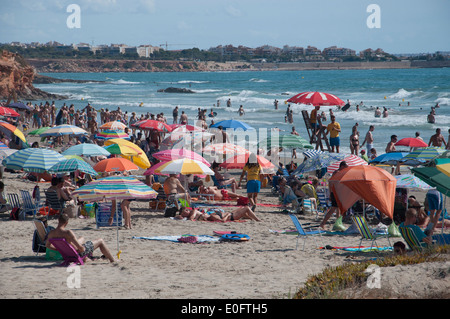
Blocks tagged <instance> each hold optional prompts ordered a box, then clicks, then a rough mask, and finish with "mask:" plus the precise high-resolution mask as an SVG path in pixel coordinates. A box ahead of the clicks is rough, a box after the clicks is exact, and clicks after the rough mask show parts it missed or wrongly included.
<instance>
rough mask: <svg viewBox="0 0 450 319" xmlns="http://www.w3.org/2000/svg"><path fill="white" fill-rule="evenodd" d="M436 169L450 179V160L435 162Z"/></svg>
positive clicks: (440, 159)
mask: <svg viewBox="0 0 450 319" xmlns="http://www.w3.org/2000/svg"><path fill="white" fill-rule="evenodd" d="M434 161H435V163H436V168H437V169H438V170H439V171H441V172H442V173H444V174H445V175H447V176H449V177H450V158H438V159H435V160H434Z"/></svg>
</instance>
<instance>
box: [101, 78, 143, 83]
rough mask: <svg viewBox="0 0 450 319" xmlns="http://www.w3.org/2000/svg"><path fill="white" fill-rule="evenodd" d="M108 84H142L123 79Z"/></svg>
mask: <svg viewBox="0 0 450 319" xmlns="http://www.w3.org/2000/svg"><path fill="white" fill-rule="evenodd" d="M108 83H111V84H140V83H141V82H133V81H126V80H123V79H120V80H116V81H109V82H108Z"/></svg>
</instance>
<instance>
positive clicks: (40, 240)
mask: <svg viewBox="0 0 450 319" xmlns="http://www.w3.org/2000/svg"><path fill="white" fill-rule="evenodd" d="M33 222H34V227H35V228H36V232H35V235H34V236H33V244H32V248H33V251H34V252H35V253H36V256H37V255H38V254H39V253H45V251H46V247H45V242H46V239H47V229H45V226H44V223H43V222H42V221H40V220H38V219H35V220H34V221H33Z"/></svg>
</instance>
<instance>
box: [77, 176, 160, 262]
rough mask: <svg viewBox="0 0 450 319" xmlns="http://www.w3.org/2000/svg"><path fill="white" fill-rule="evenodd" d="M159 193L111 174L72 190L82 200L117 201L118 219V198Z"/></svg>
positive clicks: (140, 196)
mask: <svg viewBox="0 0 450 319" xmlns="http://www.w3.org/2000/svg"><path fill="white" fill-rule="evenodd" d="M157 195H158V193H157V192H156V191H154V190H153V188H151V187H150V186H148V185H146V184H144V183H142V182H141V181H138V180H137V179H135V178H132V177H128V176H109V177H105V178H100V179H98V180H95V181H92V182H90V183H87V184H86V185H83V186H81V187H80V188H78V189H77V190H75V191H73V192H72V196H75V197H78V199H79V200H81V201H86V202H98V201H102V200H114V201H116V219H117V220H118V211H119V209H118V205H119V204H118V202H117V201H118V200H123V199H153V198H156V196H157ZM116 230H117V231H116V237H117V258H119V259H120V254H121V252H122V251H121V250H120V246H119V224H118V223H117V228H116Z"/></svg>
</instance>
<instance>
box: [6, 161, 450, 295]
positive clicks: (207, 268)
mask: <svg viewBox="0 0 450 319" xmlns="http://www.w3.org/2000/svg"><path fill="white" fill-rule="evenodd" d="M231 173H232V174H234V175H237V174H240V171H238V170H234V171H231ZM22 175H23V174H14V173H5V174H4V179H3V181H4V183H5V193H19V190H21V189H25V190H29V191H30V192H32V190H33V187H34V186H35V185H36V183H35V182H31V181H27V180H24V179H22V178H20V177H21V176H22ZM39 185H40V188H41V192H42V193H43V191H44V190H45V189H46V188H48V187H49V186H50V183H39ZM237 192H238V193H239V194H242V195H244V196H245V189H241V190H238V191H237ZM411 194H414V195H416V197H417V199H418V200H419V201H420V202H423V199H424V195H425V193H424V192H412V193H411ZM215 204H218V205H223V204H228V205H229V206H222V207H221V208H223V209H224V210H225V211H231V210H233V209H235V208H236V206H235V205H236V202H220V201H216V202H215ZM259 204H260V205H258V207H257V209H256V214H257V216H258V217H259V218H260V219H262V221H261V222H256V221H252V220H245V221H240V222H226V223H222V222H220V223H219V222H205V221H183V220H172V219H169V218H164V216H163V215H164V212H163V211H161V210H160V211H155V210H153V209H152V210H150V209H149V208H148V203H147V202H144V201H134V202H132V203H131V211H132V227H133V228H132V229H130V230H127V229H124V228H121V229H120V230H119V232H118V233H119V244H120V250H121V251H122V254H121V256H120V259H119V260H116V262H114V263H112V264H110V263H109V262H108V261H106V260H102V259H98V260H94V261H89V262H88V263H87V264H85V265H84V266H81V267H80V276H81V277H80V288H70V287H68V281H67V280H68V277H69V276H70V275H71V272H68V271H67V269H66V267H59V266H58V265H59V263H60V262H55V261H48V260H46V258H45V254H42V253H41V254H39V255H37V256H36V255H35V253H34V252H33V251H32V236H33V232H34V229H35V228H34V224H33V222H32V219H31V217H28V219H27V220H25V221H12V220H9V214H6V213H3V214H1V215H0V235H1V239H2V240H1V244H0V260H1V265H2V266H1V269H2V271H1V273H0V287H1V289H0V298H1V299H9V298H12V299H16V298H20V299H22V298H24V299H29V298H30V299H42V298H43V299H56V298H57V299H73V298H81V299H111V298H114V299H115V298H117V299H130V298H138V299H141V298H150V299H215V300H221V299H255V298H256V299H278V298H290V297H292V296H293V294H294V293H295V292H296V291H297V289H298V288H299V287H301V286H302V285H303V283H304V282H305V281H306V279H307V278H308V276H310V275H313V274H317V273H319V272H321V271H322V270H323V269H324V268H326V267H330V266H337V265H341V264H343V263H347V262H356V261H364V260H368V259H373V258H379V257H383V256H388V255H391V254H392V252H389V251H388V252H386V251H385V252H379V253H374V252H349V251H344V250H326V249H319V247H324V246H326V245H330V246H333V247H337V246H339V247H351V246H357V245H358V243H359V239H360V236H359V235H345V236H344V235H326V236H322V237H317V240H315V239H314V238H307V240H306V247H305V250H304V251H303V250H302V248H303V238H300V241H299V248H298V250H296V236H294V235H291V234H286V233H282V232H280V231H284V230H288V229H293V228H294V225H293V223H292V222H291V220H290V218H289V217H288V215H287V214H286V213H282V212H281V209H280V208H279V207H277V205H278V204H279V203H278V198H277V197H275V196H274V195H272V194H271V191H270V188H269V187H267V188H263V189H262V190H261V193H260V195H259ZM447 209H449V203H448V201H447ZM298 216H299V219H300V221H301V222H302V223H306V222H316V221H317V220H316V218H315V215H298ZM334 221H335V217H332V218H331V219H330V221H329V226H330V228H331V226H332V223H333V222H334ZM319 222H320V220H319ZM49 225H51V226H54V227H56V225H57V220H56V219H55V218H54V217H53V218H52V219H50V220H49ZM346 225H347V226H350V224H346ZM68 228H70V229H72V230H73V231H74V232H75V234H76V235H77V236H78V237H81V236H82V237H84V238H86V239H87V240H94V239H97V238H103V239H104V240H105V242H106V244H107V246H108V247H109V248H110V250H111V252H112V253H113V254H116V253H117V237H116V236H117V231H116V228H115V227H104V228H100V229H96V224H95V219H94V218H86V219H81V218H72V219H71V220H70V222H69V226H68ZM214 231H236V232H238V233H243V234H247V235H249V236H250V240H249V241H242V242H223V241H221V242H207V243H196V244H191V243H179V242H178V243H177V242H171V241H166V240H148V239H136V238H133V237H153V236H181V235H184V234H191V235H196V236H199V235H207V236H215V235H214ZM274 231H275V232H274ZM439 231H440V230H439ZM445 232H446V233H448V232H449V229H446V230H445ZM390 240H391V243H394V242H396V241H403V240H402V239H401V238H391V239H390ZM365 244H366V245H367V244H368V243H367V242H365V243H364V242H363V245H365ZM378 244H379V245H380V246H388V241H387V239H386V238H383V239H379V240H378ZM100 255H101V253H100V252H99V251H95V252H94V256H96V257H100ZM449 273H450V261H447V262H436V263H425V264H419V265H415V266H395V267H390V268H383V270H382V276H383V277H382V278H383V279H382V283H381V288H378V289H376V291H374V289H365V291H358V292H351V293H350V294H349V296H347V297H351V296H354V297H358V296H363V297H364V296H369V298H371V297H373V296H378V295H381V296H383V298H398V297H402V298H420V297H424V298H431V297H432V296H433V295H435V294H437V295H439V296H442V293H443V292H445V293H446V294H447V295H448V292H447V290H448V287H449ZM418 274H420V275H418ZM384 278H386V280H384Z"/></svg>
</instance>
